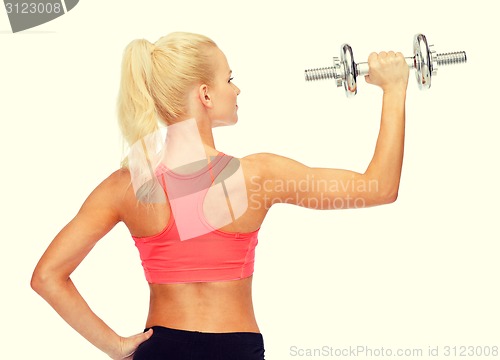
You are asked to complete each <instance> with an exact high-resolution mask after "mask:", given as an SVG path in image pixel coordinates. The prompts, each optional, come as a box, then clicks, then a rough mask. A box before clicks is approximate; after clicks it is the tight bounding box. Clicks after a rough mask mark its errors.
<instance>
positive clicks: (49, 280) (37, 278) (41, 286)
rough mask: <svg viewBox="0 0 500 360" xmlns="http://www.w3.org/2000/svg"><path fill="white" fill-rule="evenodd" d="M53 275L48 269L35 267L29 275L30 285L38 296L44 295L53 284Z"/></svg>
mask: <svg viewBox="0 0 500 360" xmlns="http://www.w3.org/2000/svg"><path fill="white" fill-rule="evenodd" d="M54 280H55V278H54V276H52V275H51V274H50V273H49V272H48V271H45V270H43V269H39V268H36V269H35V271H33V275H32V276H31V281H30V286H31V288H32V289H33V290H34V291H35V292H36V293H37V294H38V295H40V296H42V297H44V294H46V293H47V292H48V291H49V290H50V288H52V287H53V284H54Z"/></svg>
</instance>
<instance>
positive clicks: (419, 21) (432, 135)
mask: <svg viewBox="0 0 500 360" xmlns="http://www.w3.org/2000/svg"><path fill="white" fill-rule="evenodd" d="M461 4H464V5H461ZM493 6H494V3H493V2H487V1H485V0H480V1H477V0H476V1H474V2H457V1H439V2H438V1H428V0H422V1H419V2H414V1H412V2H404V1H365V0H363V1H356V2H333V1H302V0H301V1H274V2H271V1H263V0H254V1H248V2H236V1H208V2H207V1H175V2H174V1H160V0H156V1H153V0H149V1H138V0H135V1H126V2H125V1H90V0H84V1H81V2H80V3H79V4H78V5H77V6H76V7H75V8H74V9H73V10H71V11H70V12H69V13H68V14H66V15H65V16H62V17H60V18H58V19H56V20H54V21H52V22H49V23H47V24H44V25H41V26H39V27H36V28H33V29H31V30H27V31H24V32H21V33H17V34H12V33H11V31H10V25H9V23H8V18H7V15H6V13H5V12H4V11H3V10H2V11H0V46H1V47H0V48H1V52H2V55H1V57H0V121H1V123H0V124H1V130H0V131H1V140H0V154H1V155H0V156H1V180H0V181H1V183H0V189H1V190H2V200H1V202H0V204H1V205H0V206H1V221H2V226H1V229H2V235H3V236H2V240H3V241H2V248H1V249H2V250H1V251H0V266H1V268H0V277H1V278H0V279H1V282H0V284H1V298H0V299H1V300H0V301H1V303H0V304H1V307H0V318H1V319H2V321H1V322H2V325H1V330H0V331H1V333H0V339H1V343H2V345H1V348H2V351H3V352H4V353H6V354H11V355H14V356H13V357H11V358H14V359H31V358H41V359H45V358H51V359H75V360H76V359H105V358H106V356H105V355H104V354H101V353H100V352H99V350H97V349H95V348H94V347H92V345H90V344H89V343H87V342H86V341H85V340H84V339H83V338H81V337H80V336H79V335H78V334H77V333H76V332H75V331H73V330H72V329H71V328H70V327H69V326H68V325H66V323H64V321H62V320H61V319H60V318H59V317H58V315H57V314H56V313H55V312H54V311H53V310H52V309H51V308H50V307H49V306H48V305H47V304H46V303H45V302H44V301H43V300H42V299H41V298H40V297H38V295H36V293H35V292H33V291H32V290H31V288H30V286H29V280H30V277H31V273H32V271H33V268H34V266H35V264H36V262H37V261H38V259H39V258H40V256H41V255H42V253H43V251H44V250H45V248H46V247H47V245H48V244H49V242H50V241H51V240H52V238H53V237H54V236H55V235H56V233H57V232H58V231H59V230H60V229H61V228H62V227H63V226H64V225H65V224H66V223H67V222H68V221H69V220H70V219H71V218H72V217H73V216H74V215H75V213H76V211H77V210H78V209H79V207H80V205H81V203H82V202H83V201H84V199H85V198H86V196H87V195H88V194H89V193H90V191H91V190H92V189H93V188H94V187H95V186H97V184H98V183H99V182H100V181H102V180H103V179H104V178H105V177H106V176H108V175H109V174H110V173H111V172H112V171H113V170H115V169H116V168H117V167H118V166H119V161H120V159H121V156H122V149H121V139H120V134H119V130H118V126H117V124H116V115H115V102H116V95H117V90H118V84H119V71H120V63H121V56H122V51H123V49H124V48H125V46H126V45H127V44H128V42H130V41H131V40H133V39H135V38H142V37H145V38H147V39H149V40H150V41H156V40H157V39H158V38H159V37H160V36H163V35H166V34H168V33H169V32H172V31H178V30H182V31H191V32H198V33H202V34H205V35H208V36H209V37H211V38H213V39H214V40H215V41H216V42H217V43H218V45H219V47H220V48H221V49H222V50H223V51H224V52H225V53H226V55H227V57H228V60H229V63H230V66H231V68H232V69H233V72H234V75H235V80H234V82H235V83H236V84H237V85H238V86H239V87H240V88H241V90H242V93H241V95H240V97H239V105H240V109H239V117H240V122H239V123H238V124H237V125H236V126H234V127H231V128H224V129H217V130H216V131H215V136H216V145H217V146H218V148H219V149H220V150H223V151H224V152H226V153H229V154H232V155H234V156H244V155H246V154H250V153H254V152H263V151H264V152H274V153H278V154H281V155H285V156H288V157H291V158H294V159H297V160H299V161H301V162H303V163H306V164H307V165H310V166H321V167H337V168H346V169H351V170H356V171H360V172H362V171H364V170H365V169H366V166H367V165H368V163H369V161H370V159H371V156H372V154H373V149H374V145H375V140H376V137H377V131H378V126H379V118H380V104H381V92H380V90H379V89H377V88H375V87H372V86H369V85H367V84H365V83H364V80H363V79H361V81H360V85H359V93H358V95H357V96H356V98H354V99H351V100H348V99H346V97H345V95H344V93H343V89H336V88H335V86H334V83H333V82H332V81H330V82H317V83H306V82H305V81H304V76H303V71H304V69H305V68H309V67H321V66H330V65H331V58H332V57H333V56H338V55H339V47H340V45H341V44H342V43H344V42H348V43H350V44H351V45H352V46H353V49H354V55H355V59H356V60H357V61H365V60H366V58H367V56H368V55H369V53H370V52H371V51H381V50H396V51H402V52H403V53H405V54H406V55H407V56H409V55H411V53H412V39H413V35H414V34H415V33H418V32H422V33H424V34H425V35H427V38H428V40H429V42H430V43H433V44H435V47H436V50H437V51H438V52H449V51H459V50H466V51H467V55H468V63H467V64H466V65H460V66H456V67H449V68H441V69H439V70H438V74H437V76H436V77H434V78H433V85H432V89H431V90H429V91H427V92H420V91H419V90H418V88H417V85H416V81H415V79H414V77H413V74H411V79H410V84H409V91H408V101H407V136H406V153H405V160H404V169H403V175H402V182H401V188H400V192H399V199H398V200H397V202H396V203H394V204H391V205H387V206H383V207H376V208H370V209H363V210H347V211H324V212H321V211H313V210H307V209H303V208H299V207H293V206H276V207H275V208H273V209H272V210H271V212H270V213H269V215H268V218H267V219H266V221H265V222H264V224H263V226H262V230H261V233H260V239H259V241H260V243H259V246H258V250H257V259H256V271H255V275H254V302H255V308H256V315H257V318H258V322H259V325H260V328H261V331H262V332H263V334H264V337H265V345H266V356H267V358H268V359H275V360H276V359H280V360H281V359H294V358H305V357H299V356H292V355H293V354H292V352H291V350H290V349H291V347H293V346H297V347H299V348H317V347H322V346H332V347H334V348H348V347H349V346H352V347H356V346H368V347H370V348H372V349H380V348H382V347H384V348H385V349H392V350H394V351H396V349H398V348H417V349H418V348H421V349H423V351H424V356H423V357H421V358H427V356H426V354H427V351H428V348H429V346H431V347H433V348H435V347H436V346H439V351H440V354H443V353H442V352H441V351H443V350H444V346H446V345H450V346H469V345H473V346H485V345H489V346H493V345H496V346H500V337H499V336H498V334H500V308H499V306H498V304H499V303H500V293H499V286H498V275H499V273H500V262H499V259H498V257H499V253H500V252H499V250H500V246H499V244H498V242H499V240H500V236H499V233H500V231H499V227H498V223H499V212H498V208H497V204H498V203H499V201H500V191H499V183H500V182H499V180H500V179H499V174H500V171H499V169H498V163H499V161H498V157H499V154H500V146H499V142H498V138H499V135H500V131H499V130H500V125H499V120H500V116H499V111H498V103H499V98H498V96H499V93H498V75H497V74H488V73H487V72H488V71H489V70H490V69H496V63H497V62H498V59H499V55H500V54H499V50H498V46H497V42H498V19H497V16H496V15H494V13H495V11H494V9H493ZM487 29H497V30H495V31H497V33H492V30H487ZM72 278H73V280H74V281H75V283H76V285H77V287H78V288H79V290H80V291H81V293H82V294H83V296H84V297H85V299H86V300H87V301H88V302H89V304H90V306H91V307H92V309H93V310H94V311H95V312H96V313H97V314H98V315H100V316H101V317H102V318H103V319H104V320H105V321H106V322H107V323H108V324H109V325H110V326H111V327H112V328H113V329H115V330H116V331H117V332H118V333H120V334H122V335H131V334H134V333H137V332H140V331H142V329H143V327H144V322H145V318H146V314H147V306H148V288H147V284H146V282H145V280H144V278H143V273H142V268H141V266H140V261H139V256H138V253H137V250H136V248H135V247H134V245H133V241H132V239H131V238H130V236H129V234H128V232H127V230H126V228H125V227H124V226H123V225H120V226H117V227H116V228H115V229H114V230H113V231H112V232H111V233H110V234H109V235H108V236H106V237H105V238H104V239H103V240H102V241H101V242H100V243H99V244H98V245H97V246H96V248H95V249H94V250H93V251H92V252H91V254H90V255H89V256H88V257H87V259H86V260H85V261H84V262H83V263H82V265H81V266H80V267H79V268H78V269H77V271H76V272H75V273H74V275H73V276H72ZM1 357H2V358H3V357H4V355H2V356H1ZM308 358H312V357H308ZM315 358H323V357H315ZM330 358H332V357H330ZM378 358H381V357H380V356H379V357H378ZM403 358H404V357H403ZM406 358H412V357H406ZM440 358H443V356H440ZM462 358H463V357H462ZM469 358H474V357H469Z"/></svg>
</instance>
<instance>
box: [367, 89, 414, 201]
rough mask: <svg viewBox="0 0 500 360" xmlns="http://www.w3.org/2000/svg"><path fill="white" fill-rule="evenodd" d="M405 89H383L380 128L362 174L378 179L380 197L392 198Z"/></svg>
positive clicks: (398, 162)
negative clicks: (391, 90)
mask: <svg viewBox="0 0 500 360" xmlns="http://www.w3.org/2000/svg"><path fill="white" fill-rule="evenodd" d="M405 101H406V91H403V90H401V91H393V92H384V95H383V101H382V118H381V123H380V131H379V135H378V139H377V144H376V146H375V152H374V155H373V158H372V160H371V162H370V164H369V166H368V168H367V170H366V172H365V176H367V177H368V178H369V179H374V180H376V181H377V183H378V189H379V191H380V192H381V194H382V196H383V197H386V198H389V199H392V200H395V198H396V197H397V194H398V190H399V182H400V178H401V170H402V166H403V153H404V136H405Z"/></svg>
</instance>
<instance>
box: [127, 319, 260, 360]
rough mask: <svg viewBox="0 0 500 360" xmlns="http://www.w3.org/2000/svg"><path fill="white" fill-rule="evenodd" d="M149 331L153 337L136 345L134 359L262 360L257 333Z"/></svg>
mask: <svg viewBox="0 0 500 360" xmlns="http://www.w3.org/2000/svg"><path fill="white" fill-rule="evenodd" d="M148 329H149V328H148ZM148 329H146V330H144V331H147V330H148ZM152 329H153V336H151V337H150V338H149V339H148V340H146V341H145V342H143V343H142V344H141V345H139V347H138V348H137V351H136V352H135V354H134V360H264V340H263V338H262V334H260V333H253V332H232V333H205V332H199V331H188V330H177V329H170V328H166V327H163V326H153V327H152Z"/></svg>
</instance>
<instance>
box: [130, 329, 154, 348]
mask: <svg viewBox="0 0 500 360" xmlns="http://www.w3.org/2000/svg"><path fill="white" fill-rule="evenodd" d="M151 336H153V329H149V330H148V331H146V332H144V333H140V334H137V335H135V336H134V337H133V339H134V344H135V345H137V346H139V345H140V344H142V343H143V342H144V341H146V340H148V339H149V338H150V337H151Z"/></svg>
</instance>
